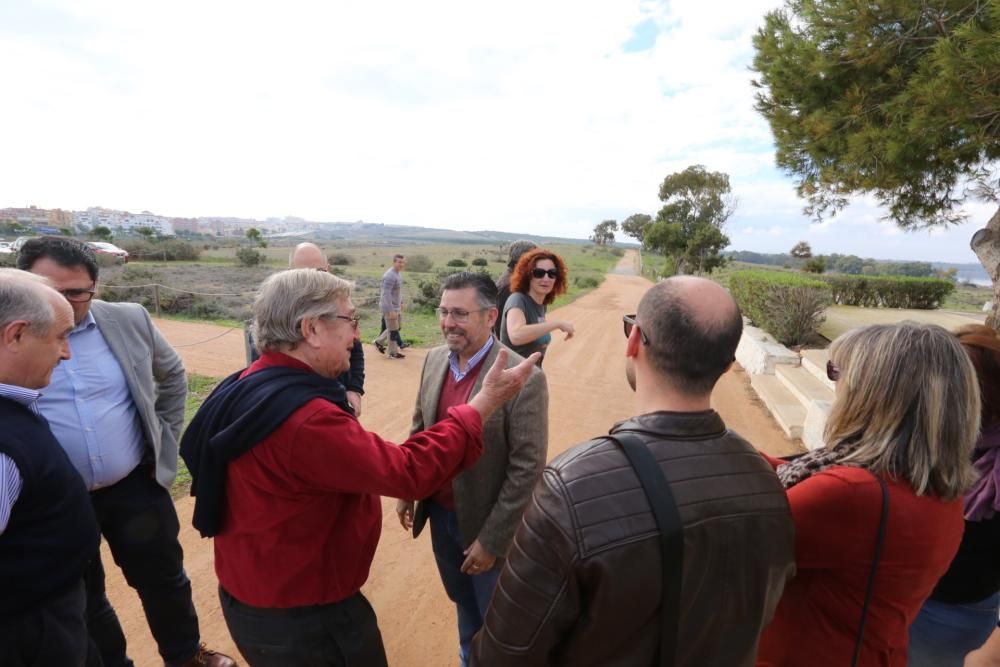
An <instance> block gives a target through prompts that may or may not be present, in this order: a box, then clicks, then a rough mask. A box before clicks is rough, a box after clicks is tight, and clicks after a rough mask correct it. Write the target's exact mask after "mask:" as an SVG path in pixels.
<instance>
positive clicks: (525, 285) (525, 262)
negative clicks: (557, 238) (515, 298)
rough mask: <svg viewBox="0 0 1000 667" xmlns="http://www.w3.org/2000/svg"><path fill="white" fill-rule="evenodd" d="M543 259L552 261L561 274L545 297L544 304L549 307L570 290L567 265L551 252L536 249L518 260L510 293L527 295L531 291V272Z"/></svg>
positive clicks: (511, 276) (511, 280)
mask: <svg viewBox="0 0 1000 667" xmlns="http://www.w3.org/2000/svg"><path fill="white" fill-rule="evenodd" d="M542 259H548V260H552V263H553V264H555V265H556V271H558V272H559V275H558V276H556V284H555V286H553V287H552V291H551V292H549V293H548V294H546V295H545V301H543V303H544V304H545V305H546V306H547V305H549V304H550V303H552V302H553V301H555V300H556V297H557V296H559V295H560V294H565V293H566V290H567V289H569V282H568V281H569V276H568V275H567V272H568V270H567V269H566V263H565V262H564V261H562V257H560V256H559V255H557V254H555V253H554V252H552V251H551V250H546V249H545V248H536V249H535V250H529V251H528V252H526V253H524V254H523V255H521V259H519V260H517V266H515V267H514V272H513V273H512V274H511V275H510V291H511V292H521V293H522V294H527V293H528V290H529V289H531V271H532V269H534V268H535V262H537V261H539V260H542Z"/></svg>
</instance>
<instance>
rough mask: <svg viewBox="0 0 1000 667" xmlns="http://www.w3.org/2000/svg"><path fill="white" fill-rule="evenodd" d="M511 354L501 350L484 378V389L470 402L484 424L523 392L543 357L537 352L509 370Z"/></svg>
mask: <svg viewBox="0 0 1000 667" xmlns="http://www.w3.org/2000/svg"><path fill="white" fill-rule="evenodd" d="M509 354H510V353H509V352H508V350H507V349H506V348H504V347H501V348H500V351H499V352H497V358H496V361H494V362H493V366H492V367H490V370H489V371H487V373H486V377H485V378H483V388H482V389H480V391H479V393H478V394H476V395H475V396H474V397H473V398H472V400H471V401H469V405H470V406H472V407H473V408H475V409H476V411H477V412H479V415H480V416H481V417H482V419H483V421H484V422H485V421H486V420H487V419H489V418H490V415H492V414H493V411H494V410H496V409H497V408H499V407H500V406H501V405H503V404H504V403H506V402H507V401H508V400H509V399H511V398H513V397H514V396H515V395H516V394H517V392H519V391H521V388H522V387H524V383H525V382H527V381H528V377H530V376H531V371H532V370H534V368H535V364H536V362H537V361H538V358H539V357H540V356H541V355H540V354H539V353H538V352H535V353H534V354H532V355H531V356H530V357H528V358H527V359H525V360H524V361H522V362H521V363H519V364H518V365H517V366H514V367H513V368H507V357H508V355H509Z"/></svg>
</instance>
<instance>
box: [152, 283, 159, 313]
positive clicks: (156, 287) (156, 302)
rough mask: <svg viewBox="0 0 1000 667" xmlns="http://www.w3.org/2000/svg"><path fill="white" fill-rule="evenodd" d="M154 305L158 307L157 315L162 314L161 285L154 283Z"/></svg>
mask: <svg viewBox="0 0 1000 667" xmlns="http://www.w3.org/2000/svg"><path fill="white" fill-rule="evenodd" d="M153 305H154V306H155V307H156V316H157V317H159V316H160V286H159V285H153Z"/></svg>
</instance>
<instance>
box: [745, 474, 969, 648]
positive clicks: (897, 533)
mask: <svg viewBox="0 0 1000 667" xmlns="http://www.w3.org/2000/svg"><path fill="white" fill-rule="evenodd" d="M767 458H768V460H769V461H770V462H771V464H772V465H775V466H776V465H777V464H779V463H783V461H780V460H779V459H773V458H771V457H767ZM887 487H888V489H889V517H888V522H887V525H886V533H885V543H884V544H883V546H882V557H881V560H880V561H879V565H878V572H877V574H876V578H875V590H874V594H873V596H872V601H871V604H870V606H869V608H868V620H867V622H866V624H865V637H864V645H863V646H862V649H861V657H860V659H859V661H858V664H859V665H864V666H874V665H884V666H892V667H896V666H898V667H905V665H906V646H907V642H908V634H907V628H909V626H910V623H911V622H912V621H913V619H914V617H915V616H916V615H917V612H918V611H920V606H921V605H922V604H923V602H924V600H925V599H926V598H927V596H928V595H930V592H931V590H932V589H933V588H934V585H935V584H936V583H937V581H938V579H939V578H940V577H941V575H942V574H944V572H945V570H947V569H948V565H949V564H950V563H951V559H952V558H953V557H954V556H955V552H956V551H957V550H958V544H959V542H960V541H961V539H962V531H963V530H964V524H963V520H962V501H961V499H959V500H955V501H953V502H943V501H941V500H940V499H938V498H936V497H932V496H917V495H916V494H915V493H914V492H913V489H912V488H911V487H910V485H909V484H908V483H907V482H903V481H889V482H887ZM788 502H789V505H790V506H791V509H792V518H793V520H794V521H795V531H796V535H795V562H796V565H797V567H798V572H797V573H796V575H795V578H794V579H793V580H792V581H791V582H789V584H788V586H787V587H786V588H785V592H784V595H783V596H782V598H781V602H779V603H778V608H777V610H776V611H775V614H774V619H773V620H772V622H771V624H770V625H769V626H767V628H765V630H764V634H763V635H762V636H761V641H760V649H759V652H758V655H757V665H758V666H764V665H767V666H775V667H786V666H787V667H793V666H794V667H798V666H800V665H809V666H810V667H826V666H829V667H843V665H849V664H850V663H851V656H852V654H853V652H854V643H855V641H856V639H857V634H858V625H859V623H860V622H861V608H862V606H863V604H864V599H865V592H866V589H867V586H868V577H869V575H870V573H871V566H872V559H873V558H874V555H875V541H876V538H877V536H878V525H879V518H880V516H881V511H882V492H881V489H880V487H879V484H878V482H877V481H876V480H875V478H874V477H873V476H872V475H871V473H869V472H867V471H866V470H863V469H861V468H849V467H841V466H837V467H833V468H828V469H826V470H824V471H822V472H820V473H817V474H815V475H813V476H812V477H810V478H809V479H807V480H804V481H802V482H800V483H799V484H796V485H795V486H793V487H792V488H790V489H788Z"/></svg>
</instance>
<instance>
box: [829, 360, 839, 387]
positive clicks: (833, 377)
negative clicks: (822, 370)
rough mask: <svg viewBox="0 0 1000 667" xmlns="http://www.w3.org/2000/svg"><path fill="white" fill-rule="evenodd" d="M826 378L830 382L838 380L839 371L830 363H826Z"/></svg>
mask: <svg viewBox="0 0 1000 667" xmlns="http://www.w3.org/2000/svg"><path fill="white" fill-rule="evenodd" d="M826 377H827V378H829V380H830V382H836V381H837V380H839V379H840V369H839V368H837V365H836V364H835V363H833V362H832V361H827V362H826Z"/></svg>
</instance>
